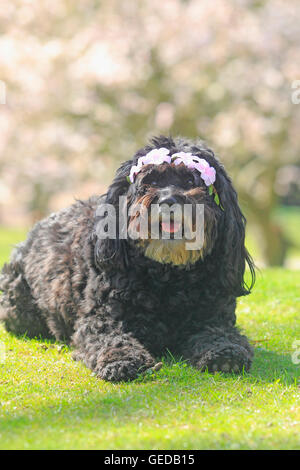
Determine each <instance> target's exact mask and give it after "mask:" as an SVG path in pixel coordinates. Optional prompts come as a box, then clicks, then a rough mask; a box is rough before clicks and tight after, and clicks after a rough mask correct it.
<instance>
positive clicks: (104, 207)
mask: <svg viewBox="0 0 300 470" xmlns="http://www.w3.org/2000/svg"><path fill="white" fill-rule="evenodd" d="M131 165H132V161H131V160H128V161H127V162H125V163H123V164H122V165H121V166H120V168H119V169H118V170H117V172H116V176H115V178H114V180H113V182H112V184H111V185H110V186H109V188H108V191H107V194H106V195H104V196H103V197H102V198H101V201H100V203H99V206H98V207H97V209H96V218H95V226H94V232H93V239H94V260H95V264H96V266H97V267H98V268H99V269H101V268H103V267H104V266H105V267H106V268H107V267H108V266H109V265H111V266H114V267H117V268H119V269H122V268H126V266H127V265H128V253H127V249H128V245H127V240H126V239H122V238H120V227H119V213H120V210H121V208H120V205H119V204H120V199H119V198H120V196H126V194H127V191H128V187H129V182H128V181H127V178H126V176H127V175H128V174H129V172H130V168H131ZM125 209H126V208H125ZM108 216H109V217H111V219H110V223H111V224H115V225H114V230H113V233H112V234H110V235H109V236H108V237H106V238H104V237H103V230H101V231H100V230H99V227H100V225H101V223H102V225H101V227H102V229H103V225H104V219H105V218H106V220H107V217H108ZM124 220H125V219H124ZM99 224H100V225H99ZM100 232H101V235H100Z"/></svg>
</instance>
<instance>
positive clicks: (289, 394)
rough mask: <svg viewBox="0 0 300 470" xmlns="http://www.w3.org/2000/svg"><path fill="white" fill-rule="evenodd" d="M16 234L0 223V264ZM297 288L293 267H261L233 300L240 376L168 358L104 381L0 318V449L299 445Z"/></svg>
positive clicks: (57, 347) (62, 350)
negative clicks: (243, 367)
mask: <svg viewBox="0 0 300 470" xmlns="http://www.w3.org/2000/svg"><path fill="white" fill-rule="evenodd" d="M23 236H24V232H23V231H15V230H11V231H7V230H2V231H0V262H1V263H2V262H4V261H5V260H6V259H7V258H8V255H9V251H10V249H11V248H10V245H11V243H13V242H17V241H19V240H21V239H22V238H23ZM299 288H300V272H299V271H289V270H284V269H266V270H263V271H261V272H260V273H258V278H257V284H256V287H255V289H254V292H253V294H251V295H250V296H248V297H244V298H241V299H239V303H238V325H239V326H240V328H241V329H242V330H243V331H244V332H245V333H246V334H247V335H248V337H249V338H250V339H251V341H252V343H253V344H254V346H255V359H254V363H253V367H252V369H251V372H250V373H248V374H246V373H245V374H243V375H241V376H234V375H231V374H224V373H217V374H209V373H200V372H198V371H197V370H195V369H193V368H191V367H189V366H188V365H187V364H185V363H183V362H180V361H176V360H175V359H174V358H172V357H171V356H169V357H166V358H164V359H163V367H162V369H161V370H160V371H158V372H156V373H152V374H145V375H144V376H141V377H139V378H138V379H137V380H136V381H134V382H132V383H126V384H125V383H122V384H110V383H106V382H103V381H101V380H98V379H97V378H96V377H95V376H94V375H93V374H92V373H91V371H90V370H88V369H86V368H85V367H84V366H83V365H82V364H81V363H77V362H75V361H73V360H72V358H71V350H70V349H69V348H68V347H65V346H63V345H61V344H58V343H54V342H53V343H51V342H49V341H43V340H29V339H27V338H25V337H24V338H16V337H14V336H12V335H9V334H7V333H6V332H5V330H4V328H3V327H2V326H0V346H1V344H2V348H0V353H1V351H2V361H1V356H0V448H1V449H165V450H167V449H299V448H300V442H299V441H300V437H299V436H300V432H299V431H300V407H299V401H300V400H299V398H300V397H299V395H300V394H299V392H300V389H299V387H300V385H299V378H300V364H294V363H293V360H292V354H293V353H294V359H295V358H296V359H297V357H296V356H297V355H296V354H295V352H296V351H295V349H294V348H293V343H294V342H295V341H296V340H298V341H299V345H300V325H299V300H300V294H299V292H300V289H299ZM1 342H2V343H1ZM298 348H299V349H300V346H298ZM3 352H5V354H4V355H3ZM299 359H300V351H299ZM294 362H295V360H294Z"/></svg>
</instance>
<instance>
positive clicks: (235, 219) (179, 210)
mask: <svg viewBox="0 0 300 470" xmlns="http://www.w3.org/2000/svg"><path fill="white" fill-rule="evenodd" d="M157 150H161V151H163V152H165V153H167V154H168V155H167V158H166V159H164V158H163V159H162V160H160V159H159V158H158V159H157V161H156V160H154V161H153V160H151V159H150V160H149V158H148V156H149V154H152V152H153V151H155V152H156V151H157ZM178 154H180V155H182V154H183V155H184V157H185V158H183V160H184V161H180V159H179V160H177V158H178V157H176V155H178ZM188 155H190V156H191V155H192V157H194V159H195V161H193V162H192V165H190V162H189V159H190V157H188ZM176 160H177V161H176ZM201 165H204V167H206V170H208V173H209V174H210V176H209V175H208V176H207V175H205V172H206V170H205V171H204V170H203V171H202V170H201ZM211 175H212V176H213V179H211V178H212V176H211ZM120 197H122V198H123V200H125V205H126V209H127V215H126V230H128V234H127V235H128V236H127V237H124V233H122V230H123V228H124V227H123V228H122V230H121V228H120V225H118V227H117V230H116V237H115V239H111V238H109V237H108V238H105V237H104V239H103V238H101V239H100V237H99V236H98V234H97V230H95V232H94V237H95V248H94V250H95V251H94V257H95V263H96V266H97V267H98V268H99V269H111V270H114V269H117V270H120V269H127V268H128V267H129V266H131V268H132V269H134V266H135V261H134V259H135V257H136V256H137V257H139V256H140V255H142V256H144V257H145V258H147V259H151V260H153V262H154V263H159V264H164V265H166V266H169V267H170V269H177V268H178V267H179V268H180V269H182V268H183V269H184V268H185V267H186V268H188V269H190V267H191V266H194V270H195V269H196V270H197V269H202V270H203V269H204V270H207V272H209V273H210V274H209V276H214V280H218V281H219V283H220V285H221V286H222V287H223V289H224V292H227V293H228V294H231V295H234V296H239V295H245V294H248V293H249V292H250V289H251V287H252V285H253V284H254V280H255V274H254V266H253V262H252V260H251V257H250V256H249V254H248V252H247V250H246V248H245V245H244V240H245V223H246V219H245V217H244V216H243V214H242V212H241V210H240V208H239V205H238V199H237V194H236V191H235V190H234V188H233V186H232V183H231V180H230V178H229V177H228V176H227V174H226V172H225V169H224V167H223V166H222V165H221V164H220V162H219V161H218V159H217V158H216V157H215V155H214V153H213V151H212V150H210V149H208V148H207V147H206V146H205V145H204V144H203V143H202V142H196V143H193V142H190V141H188V140H186V139H181V138H176V139H172V138H167V137H158V138H154V139H152V142H151V145H148V146H146V147H145V148H143V149H141V150H139V151H138V152H137V153H136V155H135V156H134V157H133V158H132V159H131V160H128V161H126V162H124V163H123V164H122V165H121V166H120V168H119V169H118V170H117V173H116V176H115V178H114V180H113V182H112V184H111V185H110V187H109V189H108V192H107V194H106V197H105V200H104V204H103V202H102V203H101V204H100V206H99V207H102V206H103V205H105V206H106V205H107V204H108V205H109V206H113V208H114V211H115V212H116V215H117V219H118V221H119V220H120V214H121V212H122V211H123V209H122V210H121V206H120ZM102 201H103V200H102ZM187 207H188V208H189V209H188V210H186V208H187ZM153 208H154V210H153V211H152V209H153ZM199 208H201V210H200V212H199V210H198V209H199ZM170 209H171V210H170ZM173 209H174V210H173ZM102 212H103V211H102ZM166 212H167V213H168V214H167V217H165V213H166ZM199 213H200V216H199V218H198V215H199ZM102 219H103V217H102ZM99 220H101V217H98V218H96V226H97V224H99ZM144 221H146V222H147V224H145V223H144ZM118 223H119V224H120V222H118ZM153 227H154V230H153ZM201 231H203V237H202V238H201V236H200V242H201V243H200V245H199V244H197V243H196V244H195V243H193V242H194V241H195V240H196V241H199V240H197V238H199V237H198V235H199V233H201ZM121 233H122V236H121ZM193 237H194V238H193ZM188 242H190V243H192V248H191V244H190V243H189V244H188ZM140 262H141V261H139V263H140ZM246 263H247V264H248V266H249V268H250V271H251V277H252V283H251V286H250V289H249V287H248V286H247V285H246V284H245V283H244V279H243V277H244V271H245V265H246Z"/></svg>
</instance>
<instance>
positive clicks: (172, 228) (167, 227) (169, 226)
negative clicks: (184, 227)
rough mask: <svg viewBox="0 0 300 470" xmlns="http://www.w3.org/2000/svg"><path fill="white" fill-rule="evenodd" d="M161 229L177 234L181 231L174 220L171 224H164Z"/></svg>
mask: <svg viewBox="0 0 300 470" xmlns="http://www.w3.org/2000/svg"><path fill="white" fill-rule="evenodd" d="M161 228H162V230H163V231H164V232H167V233H175V232H177V231H178V230H179V228H180V224H179V223H178V222H174V221H173V220H170V223H168V222H162V223H161Z"/></svg>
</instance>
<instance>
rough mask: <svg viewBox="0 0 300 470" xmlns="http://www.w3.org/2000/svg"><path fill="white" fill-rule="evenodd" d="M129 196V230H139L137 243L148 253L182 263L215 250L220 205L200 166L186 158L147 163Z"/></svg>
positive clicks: (175, 263)
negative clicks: (195, 167)
mask: <svg viewBox="0 0 300 470" xmlns="http://www.w3.org/2000/svg"><path fill="white" fill-rule="evenodd" d="M127 198H128V206H129V208H130V210H129V212H130V214H129V217H128V233H129V236H130V234H131V233H134V234H136V235H137V238H136V239H135V243H136V244H137V245H138V246H139V247H140V249H141V250H142V251H143V252H144V254H145V256H146V257H148V258H151V259H153V260H155V261H158V262H159V263H168V264H172V265H175V266H179V265H189V264H193V263H195V262H196V261H198V260H199V259H200V258H203V257H205V256H206V255H207V254H208V253H210V252H211V251H212V248H213V245H214V242H215V240H216V234H217V220H218V218H219V217H220V211H221V209H220V208H219V207H217V206H216V203H215V202H214V200H213V197H211V195H209V193H208V189H207V186H206V185H205V184H204V181H203V180H202V179H201V176H200V174H199V172H197V171H192V170H190V169H188V168H187V167H186V166H185V165H184V164H183V163H181V164H179V165H175V163H171V164H169V163H162V164H160V165H153V164H148V165H143V167H142V169H141V171H140V172H139V173H138V175H137V176H136V178H135V181H134V183H133V184H131V185H130V187H129V188H128V192H127ZM203 211H204V212H203ZM145 219H146V220H145ZM143 220H144V221H145V224H144V227H143V228H144V232H143V231H142V227H141V226H142V225H143ZM203 224H204V225H203ZM202 230H203V237H200V234H201V231H202ZM138 235H139V236H138ZM197 241H198V243H197Z"/></svg>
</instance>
